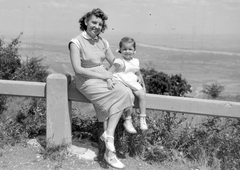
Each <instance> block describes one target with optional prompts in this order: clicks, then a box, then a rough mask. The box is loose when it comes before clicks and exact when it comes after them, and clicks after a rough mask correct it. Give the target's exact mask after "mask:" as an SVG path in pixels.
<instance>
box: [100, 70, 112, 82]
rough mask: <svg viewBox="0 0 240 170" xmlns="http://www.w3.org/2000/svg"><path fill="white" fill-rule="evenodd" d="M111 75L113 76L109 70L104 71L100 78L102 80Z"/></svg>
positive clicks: (109, 77)
mask: <svg viewBox="0 0 240 170" xmlns="http://www.w3.org/2000/svg"><path fill="white" fill-rule="evenodd" d="M112 77H113V74H112V73H111V72H109V71H106V72H104V73H103V74H102V78H103V79H104V80H107V79H111V78H112Z"/></svg>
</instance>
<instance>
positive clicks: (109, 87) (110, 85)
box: [107, 79, 114, 90]
mask: <svg viewBox="0 0 240 170" xmlns="http://www.w3.org/2000/svg"><path fill="white" fill-rule="evenodd" d="M107 85H108V89H109V90H112V89H114V83H113V81H112V79H107Z"/></svg>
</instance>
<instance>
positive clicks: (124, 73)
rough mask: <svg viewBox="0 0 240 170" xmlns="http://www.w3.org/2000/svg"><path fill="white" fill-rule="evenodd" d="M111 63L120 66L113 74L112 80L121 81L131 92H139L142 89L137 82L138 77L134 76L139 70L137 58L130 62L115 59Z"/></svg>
mask: <svg viewBox="0 0 240 170" xmlns="http://www.w3.org/2000/svg"><path fill="white" fill-rule="evenodd" d="M113 63H117V64H119V65H120V66H119V68H118V69H117V70H116V72H115V73H114V74H113V79H117V80H119V81H121V82H122V83H123V84H124V85H126V86H128V87H129V88H131V89H132V90H141V89H142V88H143V87H142V86H141V84H140V83H139V82H138V76H137V75H136V74H135V73H136V72H138V71H139V70H140V64H139V60H138V59H137V58H133V59H131V60H125V59H120V58H116V59H115V60H114V62H113Z"/></svg>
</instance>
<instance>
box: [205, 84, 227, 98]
mask: <svg viewBox="0 0 240 170" xmlns="http://www.w3.org/2000/svg"><path fill="white" fill-rule="evenodd" d="M223 90H224V87H223V86H222V85H220V84H219V83H212V84H211V85H205V86H204V88H203V90H202V92H203V93H204V94H206V95H207V96H208V97H209V98H213V99H215V98H217V97H219V96H220V94H221V92H222V91H223Z"/></svg>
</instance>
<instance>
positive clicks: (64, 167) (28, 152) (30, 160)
mask: <svg viewBox="0 0 240 170" xmlns="http://www.w3.org/2000/svg"><path fill="white" fill-rule="evenodd" d="M120 160H121V161H122V162H123V163H124V164H125V165H126V168H125V169H126V170H128V169H129V170H145V169H151V170H157V169H160V168H159V167H158V166H156V165H155V166H154V165H150V164H148V163H146V162H143V161H140V160H137V159H135V158H132V157H126V158H121V159H120ZM104 169H108V170H112V169H114V168H112V167H110V166H109V165H108V164H107V163H106V162H105V161H89V160H84V159H79V158H77V157H76V156H66V158H65V159H64V160H62V161H50V160H49V159H44V158H43V157H42V155H41V154H40V151H39V149H38V148H37V147H33V146H31V145H25V146H24V145H22V144H18V145H16V146H4V148H1V149H0V170H104Z"/></svg>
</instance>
